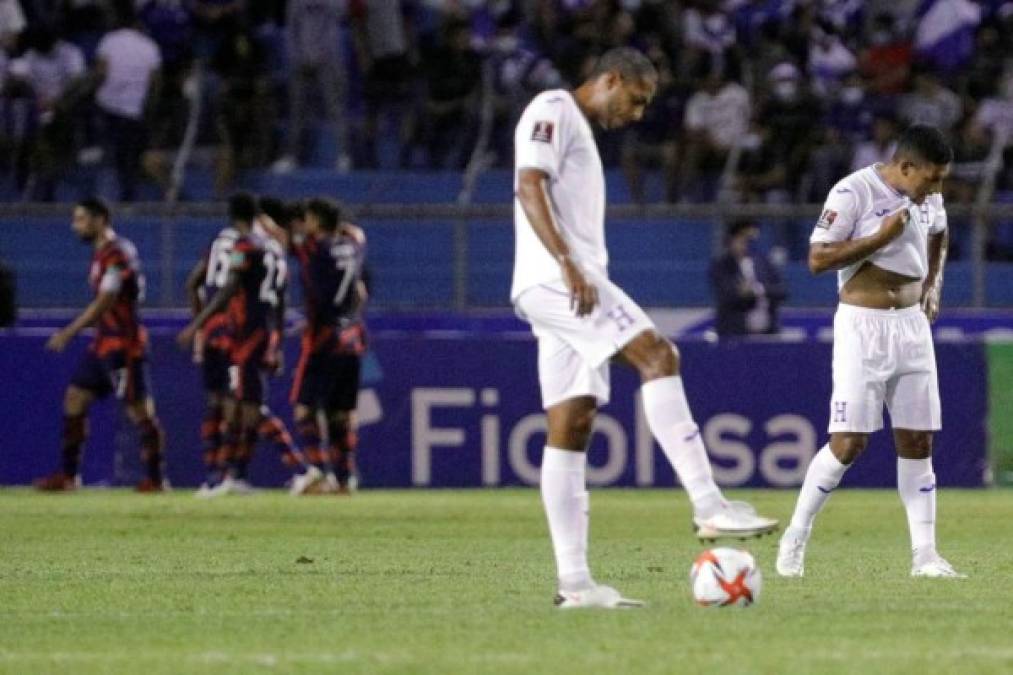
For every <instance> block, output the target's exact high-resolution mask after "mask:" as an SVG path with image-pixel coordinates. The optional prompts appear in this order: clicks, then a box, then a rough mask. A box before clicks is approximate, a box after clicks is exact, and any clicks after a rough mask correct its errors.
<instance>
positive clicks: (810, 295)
mask: <svg viewBox="0 0 1013 675" xmlns="http://www.w3.org/2000/svg"><path fill="white" fill-rule="evenodd" d="M820 208H821V206H820V205H818V204H805V205H786V204H779V205H767V204H686V205H616V206H611V207H609V209H608V221H609V226H608V237H609V246H610V253H611V256H612V259H611V263H610V265H611V270H612V272H613V274H614V275H615V276H616V278H617V279H619V280H620V282H621V283H622V284H624V285H625V286H627V287H628V290H629V291H630V292H631V293H632V294H633V296H634V297H637V298H638V299H641V301H642V302H643V303H644V304H645V305H649V306H659V307H664V306H706V305H708V304H709V303H710V294H709V289H708V287H707V280H706V269H707V262H708V260H709V258H710V256H711V255H712V254H714V253H715V252H716V251H717V250H718V249H719V247H720V242H721V232H722V230H723V225H724V224H725V223H727V222H729V221H730V220H733V219H737V218H751V219H755V220H757V221H758V222H761V223H763V224H764V227H763V230H764V237H765V240H764V242H763V243H764V244H766V245H767V246H780V247H783V248H785V249H787V250H788V254H787V259H788V263H787V265H786V275H787V276H788V279H789V284H790V285H791V286H792V288H793V290H794V291H795V292H794V293H793V296H792V300H791V302H792V304H795V305H797V306H817V305H827V304H829V303H832V299H833V292H832V287H833V283H832V281H833V280H832V278H831V277H832V275H824V276H823V277H821V278H818V279H815V280H814V279H812V278H811V277H809V275H808V271H807V270H806V269H805V263H804V255H805V248H806V241H807V240H808V236H809V232H810V230H811V223H812V222H813V221H814V219H815V218H816V216H818V214H819V211H820ZM350 209H351V210H352V213H353V216H354V218H355V219H356V220H358V221H359V222H361V223H362V224H363V225H364V226H366V228H367V230H368V231H369V232H370V234H371V245H370V256H371V260H372V264H373V265H374V271H375V272H376V273H377V278H378V279H380V280H382V281H383V283H381V284H378V286H379V287H380V288H379V292H378V293H377V295H376V296H375V297H374V301H375V306H379V307H385V308H411V307H440V308H446V309H455V310H466V309H472V308H483V307H502V306H506V305H507V303H508V289H509V277H510V271H511V269H512V256H513V231H512V225H511V220H512V206H511V205H509V204H471V205H464V204H354V205H352V206H351V207H350ZM947 210H948V213H949V218H950V223H951V225H952V228H953V236H954V238H955V239H956V240H957V242H958V246H959V247H960V248H961V250H962V257H961V259H959V260H956V261H955V262H953V263H952V264H951V266H950V270H951V275H950V277H949V281H950V282H951V283H949V284H948V286H947V293H949V294H950V296H949V297H948V298H944V299H945V300H947V304H948V305H949V306H965V307H988V306H991V307H1003V306H1006V307H1008V306H1013V263H999V262H986V261H985V259H984V255H985V245H984V242H985V241H986V240H987V238H988V236H989V229H990V228H991V227H993V226H995V225H996V224H998V223H1004V224H1005V223H1010V222H1013V204H996V203H986V204H980V203H979V204H975V205H963V204H952V205H948V207H947ZM70 211H71V205H69V204H31V203H22V204H10V203H8V204H0V258H3V259H5V260H6V261H7V262H8V264H10V265H11V266H12V267H13V268H14V270H15V273H16V274H17V275H18V278H19V288H20V292H21V297H20V298H19V301H20V304H21V305H22V306H23V307H46V306H60V305H62V306H67V305H74V304H76V303H78V302H79V301H80V300H81V299H82V298H84V297H86V289H83V288H82V289H80V292H78V291H77V290H75V288H76V287H79V286H82V283H81V277H82V270H83V269H84V265H86V261H87V255H88V254H87V251H85V250H84V249H83V247H80V246H79V245H78V244H77V243H76V241H75V240H74V238H73V236H72V235H71V234H70V232H69V226H68V223H69V215H70ZM115 213H116V216H115V218H116V222H117V223H119V224H120V225H121V226H122V229H123V231H124V232H125V233H126V234H127V235H128V236H130V237H131V238H134V239H136V241H135V243H137V244H138V248H139V249H140V252H141V257H142V260H143V262H144V264H145V268H146V271H147V275H148V279H149V284H150V290H151V292H150V293H149V297H148V304H149V305H151V306H161V307H174V306H182V305H184V304H185V297H184V295H183V292H182V282H183V279H184V278H185V274H186V271H187V270H188V269H189V267H190V265H192V264H193V262H194V261H195V260H196V259H197V257H198V256H199V255H201V254H202V251H203V249H204V247H206V245H207V243H208V241H209V240H210V238H211V236H212V235H213V234H214V232H215V231H216V230H217V229H218V228H219V227H220V226H221V223H222V220H223V218H224V216H225V210H224V204H222V203H210V202H208V203H178V204H165V203H135V204H122V205H118V206H116V208H115ZM78 260H80V261H81V265H80V266H76V263H75V261H78ZM793 281H794V282H795V283H792V282H793ZM828 289H829V290H828Z"/></svg>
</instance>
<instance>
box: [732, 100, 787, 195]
mask: <svg viewBox="0 0 1013 675" xmlns="http://www.w3.org/2000/svg"><path fill="white" fill-rule="evenodd" d="M780 143H781V141H780V140H779V139H778V138H777V137H776V136H774V134H773V133H772V132H771V126H770V124H768V123H767V121H766V120H765V119H763V118H754V120H753V124H752V128H751V129H750V131H749V133H748V134H746V135H745V136H744V137H743V139H742V142H741V145H740V147H741V150H742V154H741V156H740V158H739V162H738V168H737V171H738V173H737V177H736V178H737V180H736V189H737V192H738V196H739V199H740V200H741V201H743V202H784V201H786V200H787V176H788V174H787V171H786V167H785V163H784V162H783V161H782V159H781V158H782V152H781V149H780V147H779V146H780Z"/></svg>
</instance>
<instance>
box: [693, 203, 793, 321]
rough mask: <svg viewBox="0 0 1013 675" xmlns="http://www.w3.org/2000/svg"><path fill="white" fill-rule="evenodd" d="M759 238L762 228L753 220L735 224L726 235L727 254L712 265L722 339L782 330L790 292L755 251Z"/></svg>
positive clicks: (767, 262) (769, 264)
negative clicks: (782, 315) (780, 313)
mask: <svg viewBox="0 0 1013 675" xmlns="http://www.w3.org/2000/svg"><path fill="white" fill-rule="evenodd" d="M758 235H759V228H758V227H757V226H756V224H755V223H753V222H752V221H748V220H740V221H736V222H734V223H732V224H731V225H730V226H729V228H728V233H727V234H726V236H725V246H726V250H725V253H724V254H723V255H722V256H721V257H719V258H716V259H715V260H714V261H713V262H712V263H711V268H710V282H711V288H712V289H713V292H714V300H715V303H716V312H717V317H716V328H717V333H718V336H719V337H721V338H727V337H731V336H738V335H751V334H774V333H777V332H778V331H779V330H780V325H779V318H778V308H779V306H780V305H781V303H782V302H783V301H784V299H785V298H786V297H787V296H788V293H787V290H786V289H785V286H784V281H783V280H782V278H781V274H780V272H779V271H778V269H777V268H776V267H775V266H774V265H773V264H771V262H770V261H769V260H768V259H767V257H766V256H764V255H761V254H758V253H756V252H755V251H754V250H753V248H752V246H753V242H754V241H755V240H756V238H757V236H758Z"/></svg>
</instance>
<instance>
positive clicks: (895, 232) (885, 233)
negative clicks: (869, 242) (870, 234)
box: [879, 208, 911, 246]
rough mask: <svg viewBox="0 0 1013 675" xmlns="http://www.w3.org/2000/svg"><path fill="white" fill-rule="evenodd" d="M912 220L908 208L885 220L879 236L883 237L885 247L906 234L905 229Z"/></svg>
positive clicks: (881, 224)
mask: <svg viewBox="0 0 1013 675" xmlns="http://www.w3.org/2000/svg"><path fill="white" fill-rule="evenodd" d="M910 218H911V214H910V213H908V210H907V209H906V208H903V209H901V210H900V211H897V212H896V213H892V214H890V215H889V216H887V217H886V218H884V219H883V222H882V223H880V226H879V234H880V236H881V237H883V240H884V241H883V245H884V246H885V245H886V244H889V243H890V242H891V241H893V240H894V239H896V238H897V237H899V236H900V235H902V234H904V227H905V226H906V225H907V222H908V220H909V219H910Z"/></svg>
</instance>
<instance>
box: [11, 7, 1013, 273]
mask: <svg viewBox="0 0 1013 675" xmlns="http://www.w3.org/2000/svg"><path fill="white" fill-rule="evenodd" d="M0 44H2V50H0V87H2V94H3V95H2V101H0V144H2V149H3V152H2V153H0V158H2V167H0V173H2V176H0V179H2V180H3V181H4V184H5V186H6V187H5V190H6V192H5V194H8V195H12V196H13V198H20V199H24V200H29V201H47V200H51V199H53V197H54V194H55V190H56V186H57V185H58V183H59V181H61V180H63V179H65V178H66V177H67V175H68V174H72V173H74V172H79V171H81V170H86V169H87V168H88V167H89V166H96V165H105V166H108V167H113V168H115V170H116V173H117V176H118V185H119V192H120V195H119V196H120V198H121V199H123V200H132V199H135V198H137V196H138V190H139V185H141V184H144V183H148V184H151V183H154V184H157V185H159V186H160V189H161V190H162V192H163V193H168V192H171V191H172V190H174V189H178V187H175V188H174V186H173V176H172V174H173V171H177V172H178V171H180V170H181V167H179V166H177V165H178V163H179V162H178V159H179V157H180V154H181V149H185V151H186V152H185V157H186V161H187V162H191V163H196V164H200V163H204V165H205V166H207V167H211V169H212V171H213V175H214V182H215V188H216V191H217V193H218V194H221V195H224V194H225V193H226V192H227V191H228V190H230V189H233V188H235V187H236V186H237V181H238V182H240V183H241V180H242V175H243V173H242V172H244V171H247V170H265V171H273V172H276V173H280V174H284V173H287V172H291V171H294V170H297V169H299V168H300V167H306V166H317V167H321V166H322V165H323V166H325V168H328V169H331V170H334V171H337V172H349V171H355V170H360V169H371V168H378V167H382V168H412V169H444V170H463V169H464V168H465V167H466V166H467V165H468V164H469V162H471V163H473V164H474V163H476V162H477V163H478V164H481V165H482V166H489V167H497V166H498V167H509V166H510V162H511V156H512V150H511V143H512V133H513V125H514V122H515V120H516V118H517V117H518V115H519V112H520V110H521V109H522V108H523V106H524V105H525V104H526V102H527V101H528V100H529V98H530V97H531V96H532V95H533V94H535V93H537V92H538V91H540V90H543V89H546V88H552V87H561V86H562V87H566V86H573V85H575V84H576V83H578V82H579V81H580V80H581V78H582V77H583V75H584V74H585V73H586V72H587V71H588V68H589V67H590V66H591V64H592V63H593V62H594V59H595V57H596V56H597V55H598V54H600V53H601V52H602V51H603V50H605V49H608V48H610V47H613V46H617V45H626V44H628V45H633V46H637V47H639V48H641V49H642V50H644V51H645V52H646V53H647V54H649V55H650V58H651V59H652V60H653V61H654V62H655V64H656V65H657V67H658V70H659V72H660V73H661V86H660V90H659V92H658V95H657V98H656V99H655V102H654V104H653V105H652V106H651V107H650V108H649V110H648V112H647V115H646V117H645V119H644V120H643V121H642V122H641V123H640V124H638V125H636V126H635V127H634V128H631V129H628V130H625V131H623V132H617V133H611V134H604V135H603V136H602V138H601V140H600V143H601V147H602V151H603V158H604V160H605V162H606V164H607V165H608V166H611V167H621V168H622V170H623V173H624V175H625V179H626V180H627V181H628V184H629V191H630V193H631V195H632V197H633V198H634V199H635V200H639V201H643V200H644V199H645V198H646V192H645V188H644V184H645V172H650V171H653V172H656V174H655V175H660V176H661V179H662V182H663V189H662V191H661V195H662V198H663V199H664V200H666V201H669V202H708V201H713V200H717V199H734V200H736V201H740V202H768V203H791V202H820V201H822V200H823V198H824V197H825V195H826V193H827V190H828V189H829V188H830V187H831V186H832V185H833V183H834V182H835V181H836V180H837V179H839V178H840V177H841V176H843V175H844V174H846V173H847V172H849V171H850V170H852V169H854V168H857V167H861V166H864V165H867V164H870V163H872V162H875V161H879V160H883V159H885V158H888V157H889V155H890V153H891V143H892V138H893V136H894V134H895V133H896V131H897V129H898V128H900V127H901V126H903V125H905V124H907V123H910V122H915V121H917V122H926V123H930V124H933V125H936V126H938V127H940V128H941V129H943V130H944V131H945V132H946V133H948V134H949V135H950V137H951V138H952V139H953V143H954V146H955V149H956V161H955V163H954V166H953V175H952V178H951V179H950V180H949V182H948V187H947V193H948V194H947V197H948V198H949V199H950V200H951V201H952V200H956V201H965V202H966V201H973V200H974V199H975V198H976V195H977V194H978V193H977V186H978V182H979V180H980V178H981V175H982V171H983V167H984V165H985V161H986V159H987V158H988V155H989V152H990V150H991V149H992V148H993V147H994V146H995V145H996V144H997V143H999V144H1003V145H1005V144H1006V142H1007V139H1009V138H1013V2H1003V1H1000V0H984V1H982V2H971V1H970V0H867V1H862V0H808V1H807V0H725V1H723V2H721V1H718V0H694V1H686V2H666V1H660V0H485V1H483V0H288V1H287V2H286V1H285V0H256V1H253V0H247V1H244V0H136V1H134V0H0ZM322 146H323V147H326V148H327V149H328V151H326V152H321V151H320V147H322ZM476 147H479V149H480V151H479V152H478V153H476V150H475V149H476ZM1011 190H1013V153H1010V152H1009V151H1008V150H1007V151H1006V152H1005V157H1004V165H1003V168H1002V169H1001V170H1000V171H999V172H998V175H997V178H996V182H995V190H994V195H995V197H994V198H995V199H1003V198H1004V195H1008V193H1009V192H1010V191H1011ZM174 196H181V197H183V198H185V197H186V195H174ZM990 198H991V195H990ZM990 255H992V256H1000V257H1001V256H1007V255H1011V256H1013V250H1010V251H1006V250H1005V249H1004V248H1003V247H1002V245H1001V243H1000V244H999V245H996V246H993V250H992V251H991V252H990Z"/></svg>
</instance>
